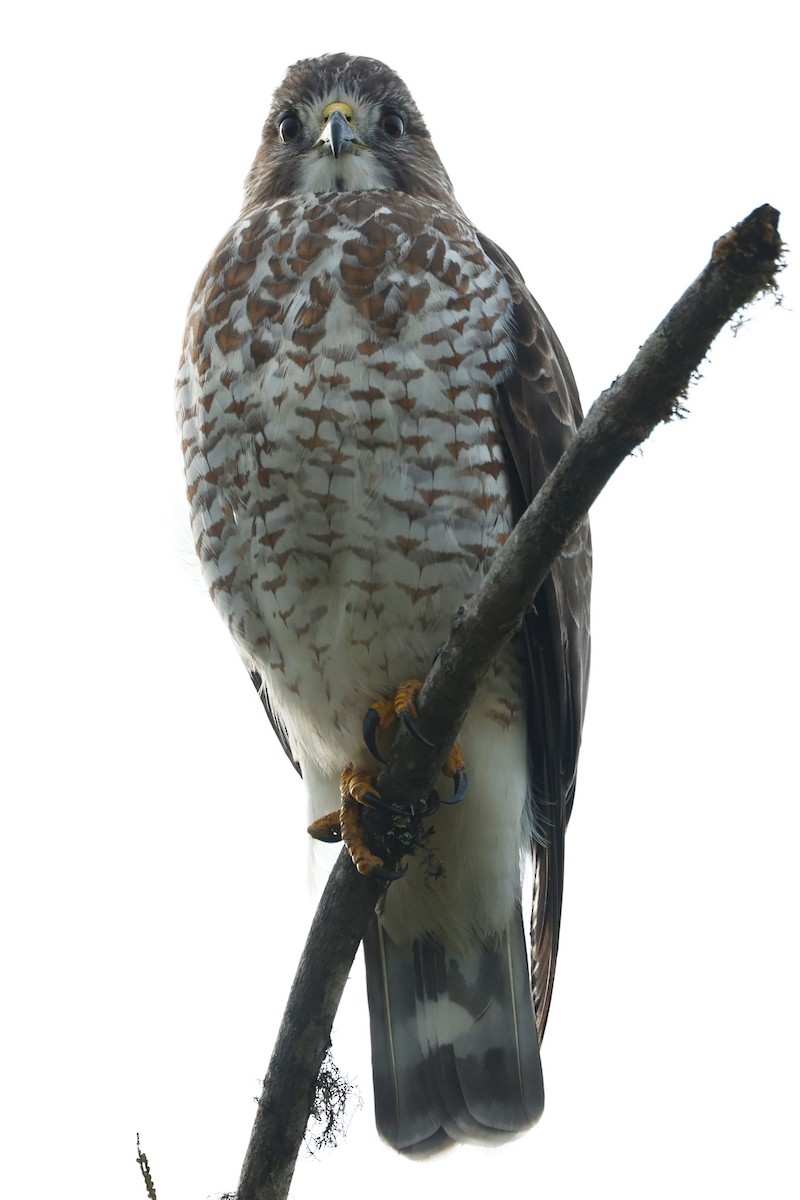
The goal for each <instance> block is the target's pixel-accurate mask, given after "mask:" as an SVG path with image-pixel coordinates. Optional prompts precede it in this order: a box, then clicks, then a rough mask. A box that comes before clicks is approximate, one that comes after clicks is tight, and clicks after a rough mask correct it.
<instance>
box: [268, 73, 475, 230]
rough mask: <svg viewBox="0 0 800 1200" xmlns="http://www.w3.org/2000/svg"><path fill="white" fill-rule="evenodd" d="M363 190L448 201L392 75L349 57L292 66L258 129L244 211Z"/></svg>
mask: <svg viewBox="0 0 800 1200" xmlns="http://www.w3.org/2000/svg"><path fill="white" fill-rule="evenodd" d="M367 188H390V189H394V190H397V191H402V192H408V193H409V194H411V195H414V196H426V197H429V198H430V199H433V200H441V201H444V202H446V203H449V204H451V205H452V203H453V188H452V185H451V183H450V180H449V178H448V176H447V172H446V171H445V169H444V167H443V166H442V164H441V162H440V160H439V156H438V154H437V153H436V151H435V150H434V148H433V143H432V142H431V138H430V134H429V133H428V130H427V128H426V126H425V122H424V121H423V119H422V116H421V114H420V111H419V109H418V108H417V106H416V104H415V103H414V101H413V100H412V98H411V93H410V92H409V90H408V88H407V87H406V85H405V84H404V83H403V81H402V79H400V78H399V76H397V75H395V73H394V71H391V70H390V69H389V68H388V67H387V66H384V64H383V63H381V62H377V61H376V60H375V59H373V58H353V57H352V56H351V55H349V54H325V55H323V56H322V57H321V58H307V59H304V60H303V61H302V62H298V63H295V65H294V66H293V67H290V69H289V72H288V74H287V76H286V78H285V79H284V81H283V83H282V84H281V86H280V87H279V88H278V90H277V92H276V93H275V98H274V100H273V102H272V108H271V109H270V114H269V116H268V117H267V120H266V124H265V125H264V129H263V133H262V137H261V145H260V147H259V149H258V154H257V155H256V158H255V162H254V163H253V166H252V168H251V170H250V174H249V175H248V176H247V180H246V183H245V205H244V207H245V209H246V210H247V209H251V208H253V207H254V206H256V205H260V204H268V203H269V202H270V201H272V200H277V199H279V198H280V197H282V196H290V195H293V194H295V193H297V192H330V191H362V190H364V189H367Z"/></svg>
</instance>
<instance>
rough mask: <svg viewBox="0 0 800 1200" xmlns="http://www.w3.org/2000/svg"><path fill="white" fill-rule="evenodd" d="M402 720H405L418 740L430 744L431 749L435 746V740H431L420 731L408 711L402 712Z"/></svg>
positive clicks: (408, 728) (406, 725) (404, 722)
mask: <svg viewBox="0 0 800 1200" xmlns="http://www.w3.org/2000/svg"><path fill="white" fill-rule="evenodd" d="M400 720H401V721H402V722H403V724H404V725H405V727H406V729H407V730H408V732H409V733H410V734H411V735H412V737H415V738H416V739H417V741H418V742H422V743H423V745H425V746H430V747H431V749H432V748H433V742H429V741H428V739H427V738H426V737H425V735H424V734H422V733H420V731H419V730H418V729H417V727H416V725H415V724H414V722H413V721H412V720H411V717H410V716H409V715H408V713H407V712H404V713H401V714H400Z"/></svg>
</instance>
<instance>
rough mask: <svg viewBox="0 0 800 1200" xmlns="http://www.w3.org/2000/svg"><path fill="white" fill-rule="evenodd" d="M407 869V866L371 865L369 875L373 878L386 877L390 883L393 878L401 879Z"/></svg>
mask: <svg viewBox="0 0 800 1200" xmlns="http://www.w3.org/2000/svg"><path fill="white" fill-rule="evenodd" d="M407 869H408V868H407V867H395V868H392V867H373V868H372V870H371V871H370V875H371V876H372V878H373V879H388V880H389V882H390V883H391V881H392V880H394V879H402V878H403V876H404V875H405V873H406V870H407Z"/></svg>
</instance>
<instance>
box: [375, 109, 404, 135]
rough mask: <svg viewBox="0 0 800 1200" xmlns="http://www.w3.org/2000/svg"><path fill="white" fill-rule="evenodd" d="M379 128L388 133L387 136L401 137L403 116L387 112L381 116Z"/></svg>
mask: <svg viewBox="0 0 800 1200" xmlns="http://www.w3.org/2000/svg"><path fill="white" fill-rule="evenodd" d="M381 129H382V130H383V132H384V133H388V135H389V137H392V138H399V137H402V135H403V132H404V131H405V125H404V124H403V118H402V117H398V115H397V113H387V114H386V116H385V117H382V118H381Z"/></svg>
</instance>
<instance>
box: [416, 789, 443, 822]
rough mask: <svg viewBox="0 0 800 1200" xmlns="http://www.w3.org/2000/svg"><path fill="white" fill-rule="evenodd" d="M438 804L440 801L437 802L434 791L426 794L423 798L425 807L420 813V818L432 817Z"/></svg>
mask: <svg viewBox="0 0 800 1200" xmlns="http://www.w3.org/2000/svg"><path fill="white" fill-rule="evenodd" d="M440 803H441V801H440V800H439V793H438V792H437V791H436V790H434V791H432V792H428V795H427V796H426V797H425V807H424V808H423V810H422V812H421V813H420V816H421V817H432V816H433V814H434V813H435V812H436V810H437V808H438V807H439V805H440Z"/></svg>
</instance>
